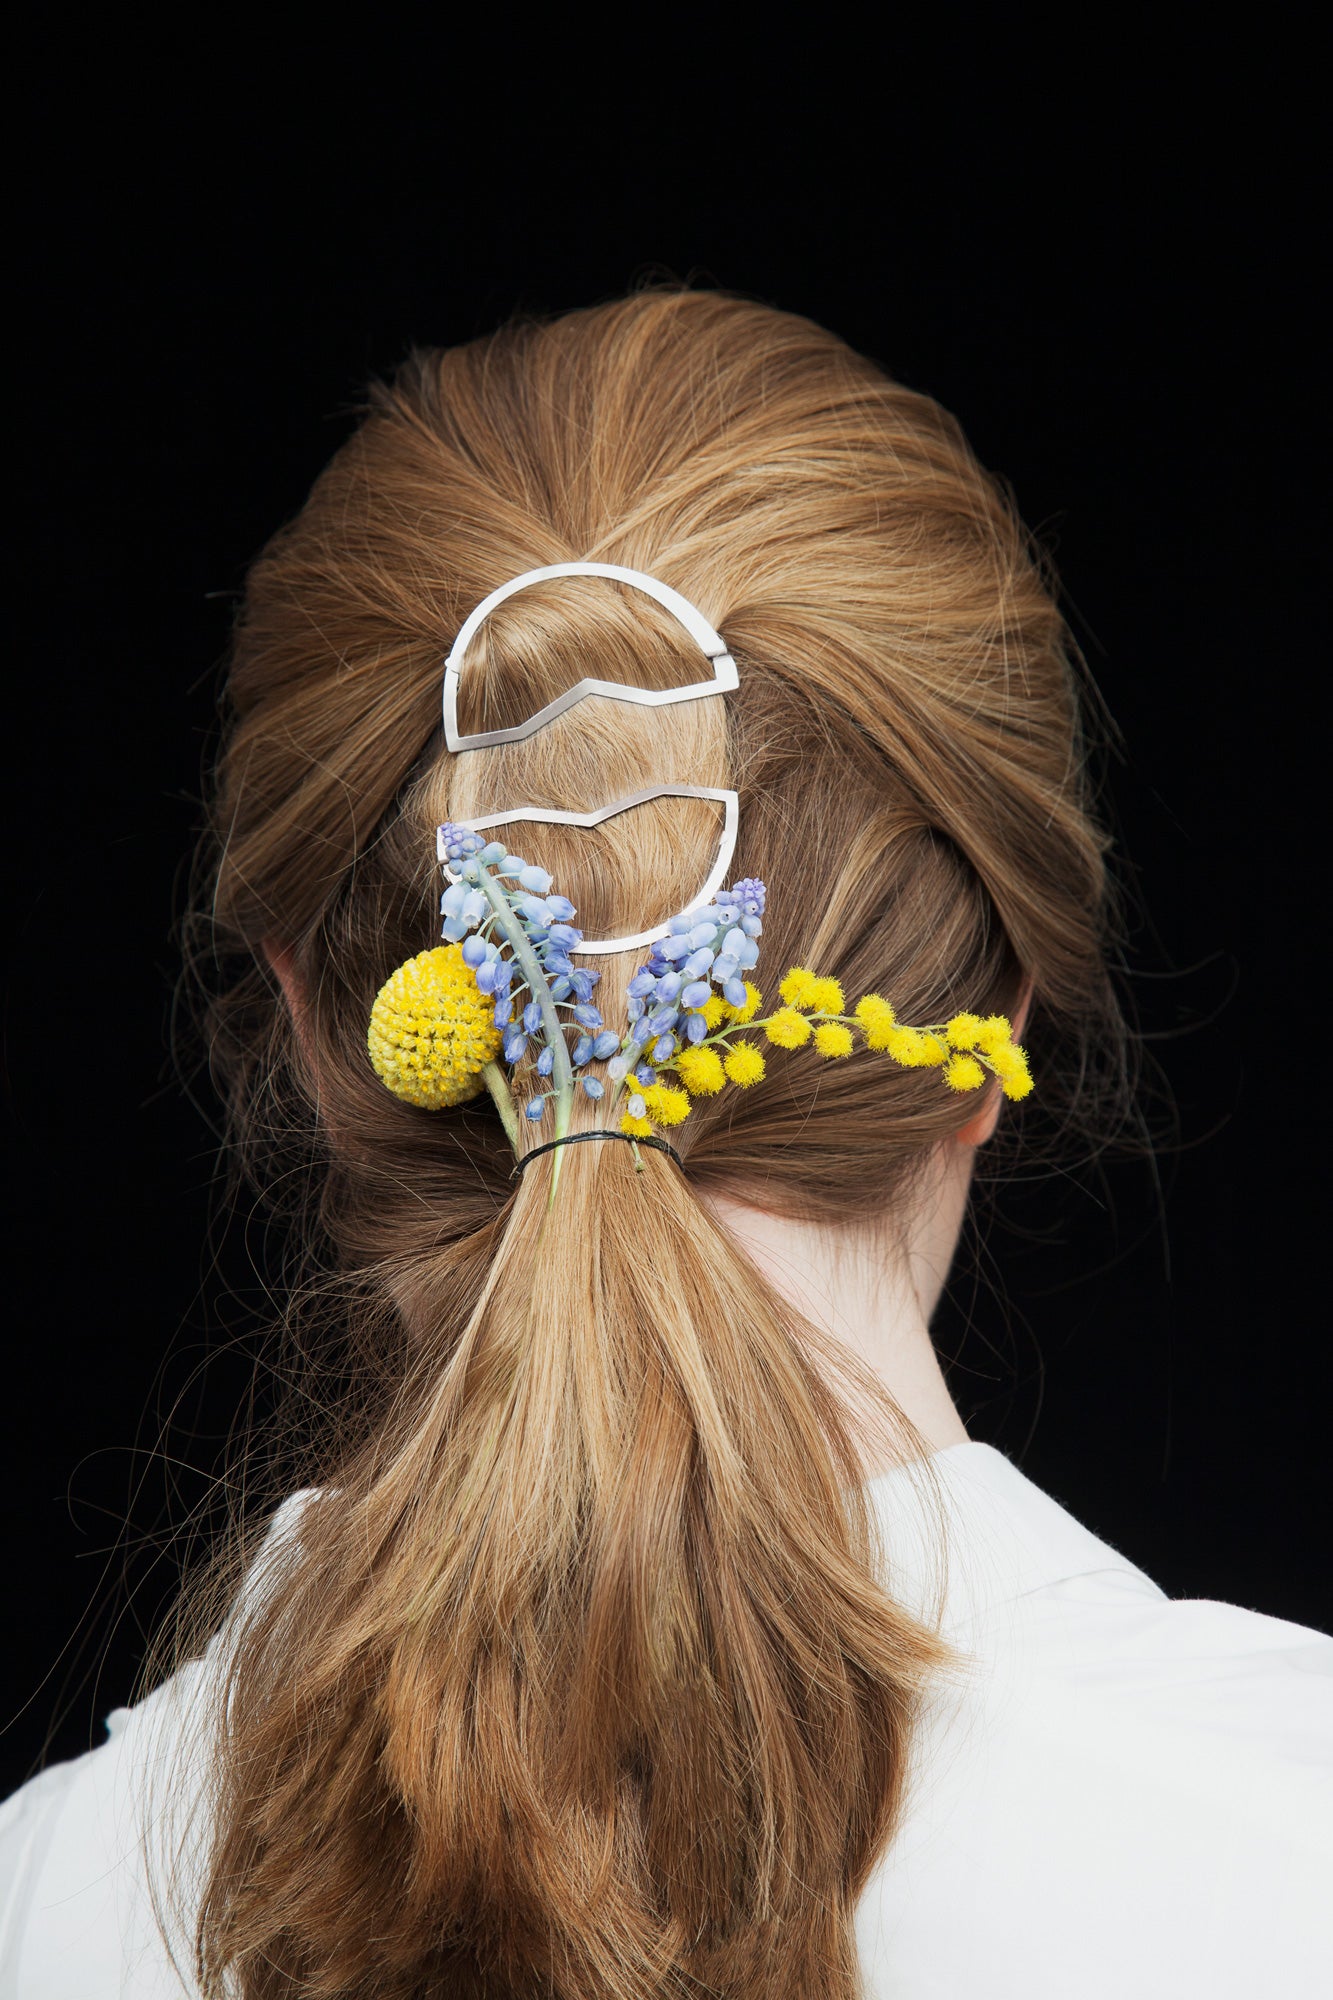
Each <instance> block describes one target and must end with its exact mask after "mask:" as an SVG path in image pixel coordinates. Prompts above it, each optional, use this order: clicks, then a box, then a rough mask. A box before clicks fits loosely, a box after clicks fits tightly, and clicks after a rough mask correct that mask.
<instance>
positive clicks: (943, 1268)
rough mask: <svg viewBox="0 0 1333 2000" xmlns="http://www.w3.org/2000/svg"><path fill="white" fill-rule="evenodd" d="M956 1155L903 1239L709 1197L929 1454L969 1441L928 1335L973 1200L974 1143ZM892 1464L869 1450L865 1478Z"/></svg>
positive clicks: (763, 1267)
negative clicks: (867, 1375)
mask: <svg viewBox="0 0 1333 2000" xmlns="http://www.w3.org/2000/svg"><path fill="white" fill-rule="evenodd" d="M957 1154H958V1155H959V1157H958V1158H957V1159H947V1160H946V1162H945V1166H944V1169H943V1171H942V1172H941V1174H940V1175H939V1176H938V1177H937V1178H936V1179H935V1180H934V1181H932V1183H931V1184H930V1191H929V1194H928V1196H927V1198H926V1199H925V1200H924V1201H923V1202H922V1203H921V1204H919V1206H918V1208H917V1211H916V1215H915V1218H914V1226H913V1228H912V1230H911V1233H910V1236H909V1237H908V1239H907V1240H906V1241H905V1242H903V1241H901V1240H899V1241H894V1240H892V1239H890V1238H889V1237H887V1236H886V1235H885V1234H884V1233H883V1232H880V1231H866V1232H854V1233H844V1232H843V1231H840V1230H832V1229H828V1228H823V1227H820V1226H819V1225H817V1224H812V1223H801V1222H793V1221H790V1220H789V1219H787V1218H786V1217H782V1216H774V1215H767V1214H765V1213H764V1212H763V1211H762V1210H759V1209H754V1208H746V1207H742V1206H741V1205H740V1204H739V1203H737V1202H733V1201H730V1200H728V1199H726V1198H725V1197H722V1196H715V1197H711V1198H710V1199H709V1206H710V1208H711V1209H712V1210H713V1213H714V1214H715V1215H716V1217H717V1219H718V1221H719V1222H720V1223H721V1224H722V1225H723V1227H724V1228H725V1229H726V1230H727V1232H728V1234H729V1235H730V1236H731V1237H732V1238H733V1239H734V1240H735V1241H736V1243H737V1244H738V1245H739V1246H740V1248H741V1249H742V1250H743V1251H744V1252H745V1253H746V1255H747V1256H748V1257H749V1258H750V1260H751V1262H752V1263H754V1264H755V1265H756V1266H757V1267H758V1269H759V1270H760V1271H761V1272H762V1273H763V1275H764V1277H765V1278H766V1279H767V1280H768V1282H769V1283H770V1284H771V1285H772V1286H773V1287H774V1289H775V1290H777V1291H778V1292H780V1293H781V1294H782V1295H783V1296H784V1297H785V1298H787V1299H789V1300H790V1301H791V1303H792V1305H793V1306H795V1307H796V1309H797V1311H798V1312H800V1313H801V1314H802V1316H803V1317H804V1318H806V1319H808V1320H810V1321H812V1322H813V1323H814V1324H815V1325H816V1326H818V1327H819V1328H821V1329H822V1330H823V1331H824V1332H825V1333H826V1334H828V1335H830V1336H831V1337H832V1338H833V1339H834V1340H836V1341H838V1342H839V1343H841V1345H842V1346H844V1347H845V1348H848V1349H850V1350H851V1352H852V1353H853V1354H854V1355H856V1356H857V1357H858V1358H859V1359H860V1360H861V1361H863V1362H864V1363H865V1364H866V1366H867V1367H868V1368H869V1369H870V1371H871V1372H872V1374H874V1375H875V1376H876V1377H877V1378H878V1379H879V1381H880V1383H881V1384H882V1385H883V1387H884V1388H885V1389H887V1390H888V1392H889V1395H890V1396H891V1397H892V1398H893V1400H894V1402H895V1403H896V1404H897V1405H898V1408H899V1409H900V1410H901V1411H902V1412H903V1414H904V1416H906V1417H908V1418H910V1420H911V1422H912V1423H913V1424H914V1425H915V1426H916V1428H917V1430H918V1431H919V1432H920V1433H921V1435H922V1437H923V1438H924V1440H925V1442H926V1444H927V1446H928V1447H929V1449H930V1450H931V1451H932V1452H934V1451H943V1450H945V1449H946V1448H947V1447H948V1446H949V1445H953V1444H966V1443H967V1442H968V1436H967V1430H966V1428H965V1426H964V1424H963V1420H962V1418H961V1417H960V1416H959V1414H958V1411H957V1409H956V1408H955V1406H954V1401H953V1398H952V1396H951V1395H950V1394H949V1390H948V1385H947V1384H946V1382H945V1380H944V1375H943V1372H942V1370H941V1368H940V1364H939V1360H938V1358H937V1356H936V1353H935V1346H934V1343H933V1341H932V1340H931V1337H930V1320H931V1315H932V1314H933V1312H934V1310H935V1307H936V1305H937V1304H938V1302H939V1298H940V1294H941V1293H942V1291H943V1289H944V1282H945V1279H946V1278H947V1276H948V1271H949V1264H950V1262H951V1261H952V1258H953V1252H954V1249H955V1247H956V1244H957V1240H958V1233H959V1229H960V1226H961V1222H962V1215H963V1210H964V1207H965V1206H966V1201H967V1183H968V1180H969V1179H970V1172H971V1150H970V1149H966V1157H965V1158H963V1157H962V1155H963V1154H964V1149H963V1148H958V1149H957ZM876 1449H877V1451H878V1452H881V1453H882V1449H883V1448H882V1447H878V1448H876ZM886 1464H887V1461H885V1460H883V1459H882V1457H875V1456H872V1458H871V1459H869V1460H868V1462H867V1476H868V1477H873V1476H874V1475H875V1474H876V1473H877V1472H880V1471H883V1470H885V1469H886Z"/></svg>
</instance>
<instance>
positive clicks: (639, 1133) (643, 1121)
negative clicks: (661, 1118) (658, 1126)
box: [620, 1111, 653, 1139]
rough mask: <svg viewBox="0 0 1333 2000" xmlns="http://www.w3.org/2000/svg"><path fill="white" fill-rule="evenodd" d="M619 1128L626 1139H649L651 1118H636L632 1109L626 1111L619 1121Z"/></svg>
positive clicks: (650, 1135)
mask: <svg viewBox="0 0 1333 2000" xmlns="http://www.w3.org/2000/svg"><path fill="white" fill-rule="evenodd" d="M620 1129H621V1131H622V1132H623V1133H624V1134H625V1137H626V1138H627V1139H651V1138H652V1136H653V1121H652V1119H651V1118H636V1117H635V1116H634V1114H633V1112H632V1111H627V1112H626V1113H625V1115H624V1117H623V1118H622V1119H621V1121H620Z"/></svg>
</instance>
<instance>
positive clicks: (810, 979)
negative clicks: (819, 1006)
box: [778, 965, 819, 1007]
mask: <svg viewBox="0 0 1333 2000" xmlns="http://www.w3.org/2000/svg"><path fill="white" fill-rule="evenodd" d="M818 984H819V981H818V980H817V979H816V978H815V975H814V973H813V972H810V971H808V970H807V969H806V967H805V966H803V965H793V967H792V968H791V971H790V972H789V973H788V974H787V977H786V978H785V979H784V980H783V982H782V984H781V986H779V988H778V992H779V993H780V994H781V995H782V997H783V999H784V1000H785V1001H786V1003H787V1005H788V1006H789V1007H813V1006H814V1004H815V998H814V995H815V988H816V986H818Z"/></svg>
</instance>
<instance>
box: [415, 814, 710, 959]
mask: <svg viewBox="0 0 1333 2000" xmlns="http://www.w3.org/2000/svg"><path fill="white" fill-rule="evenodd" d="M650 799H715V800H716V801H717V803H718V804H719V805H720V806H721V807H722V808H723V815H722V834H721V838H720V839H719V841H718V848H717V859H716V860H715V861H714V863H713V866H712V868H711V869H710V870H709V873H708V879H707V881H706V882H705V883H704V885H703V887H702V888H701V889H700V890H699V891H698V893H697V894H696V895H693V896H691V897H690V899H689V901H688V902H687V903H685V904H684V905H683V906H682V908H681V909H680V910H679V911H676V912H674V914H675V915H678V916H684V915H685V914H686V912H687V911H690V910H696V909H700V908H703V907H706V906H707V905H708V904H709V903H711V902H712V901H713V898H714V897H715V896H716V894H717V892H718V890H719V889H720V888H721V887H722V884H723V882H724V880H725V879H726V875H727V871H728V869H729V868H730V866H731V859H732V856H733V855H734V854H735V852H736V829H737V826H738V824H739V821H740V797H739V794H738V793H736V792H732V791H727V790H725V789H723V788H722V787H720V786H716V785H654V786H653V788H652V790H651V791H647V792H631V794H630V796H629V797H628V798H627V799H617V800H616V803H615V804H614V805H613V806H599V807H598V808H597V810H596V811H595V812H586V813H578V812H542V811H540V810H539V809H538V808H537V807H536V806H520V807H518V809H517V810H516V811H514V812H501V813H491V814H489V815H486V814H483V815H482V816H481V817H480V818H479V819H464V820H459V821H457V822H456V824H457V825H459V826H466V827H470V828H471V830H472V831H473V832H474V833H481V832H484V831H489V830H490V829H491V828H493V827H497V826H512V825H513V824H514V822H515V821H516V820H534V821H538V822H540V823H541V824H543V825H547V826H582V827H591V826H600V825H601V823H602V821H603V820H607V819H614V818H615V816H616V814H617V813H623V812H628V811H629V809H630V807H631V806H642V805H646V804H647V803H648V801H649V800H650ZM442 832H443V829H441V833H442ZM437 846H438V852H439V860H440V865H441V867H442V868H443V869H444V873H445V875H446V876H447V877H448V879H449V881H450V882H456V881H457V880H458V876H457V874H456V873H455V872H454V870H453V869H451V868H450V866H449V864H448V861H447V860H446V858H445V853H444V846H443V842H442V840H437ZM670 929H671V918H670V917H668V918H667V920H666V922H665V923H660V924H654V925H653V928H652V929H651V930H647V931H635V933H634V935H633V936H632V937H613V938H592V939H584V940H583V941H582V942H581V943H580V944H578V945H576V946H574V947H573V948H572V950H571V952H570V956H571V957H572V958H586V957H597V958H601V957H610V956H611V955H612V954H613V953H615V952H620V951H637V950H638V948H639V946H640V945H645V944H655V943H656V941H657V939H658V938H664V937H666V936H667V934H668V932H669V931H670Z"/></svg>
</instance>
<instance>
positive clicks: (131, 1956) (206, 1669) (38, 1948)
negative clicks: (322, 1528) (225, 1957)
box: [0, 1492, 312, 2000]
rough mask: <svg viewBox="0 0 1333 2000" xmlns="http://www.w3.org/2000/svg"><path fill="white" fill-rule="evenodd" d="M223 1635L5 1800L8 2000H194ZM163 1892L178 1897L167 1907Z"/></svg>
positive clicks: (260, 1567)
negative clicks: (30, 1998)
mask: <svg viewBox="0 0 1333 2000" xmlns="http://www.w3.org/2000/svg"><path fill="white" fill-rule="evenodd" d="M311 1497H312V1496H311V1494H310V1493H308V1492H304V1493H297V1494H293V1495H292V1496H291V1497H290V1498H289V1499H288V1500H286V1501H284V1502H283V1504H282V1506H281V1507H279V1508H278V1510H277V1512H276V1513H275V1515H274V1516H273V1519H272V1521H271V1523H270V1525H269V1529H268V1532H267V1534H266V1537H265V1540H264V1543H263V1546H262V1548H261V1550H260V1552H259V1556H258V1558H257V1560H256V1563H255V1565H254V1567H253V1568H252V1570H251V1571H250V1573H249V1575H248V1576H247V1578H246V1582H245V1585H244V1588H243V1590H242V1594H241V1600H240V1601H241V1602H242V1603H244V1602H246V1601H248V1599H249V1597H250V1595H251V1593H253V1592H254V1591H256V1590H264V1589H267V1588H269V1587H271V1584H272V1581H273V1579H274V1578H275V1576H276V1574H277V1572H278V1569H279V1568H280V1566H281V1559H282V1557H283V1555H284V1554H285V1552H286V1551H287V1550H288V1549H289V1547H290V1543H291V1538H292V1536H293V1534H294V1533H295V1531H296V1528H297V1526H298V1525H299V1522H300V1519H301V1516H302V1514H303V1513H304V1511H305V1507H306V1505H307V1504H308V1501H309V1500H310V1498H311ZM275 1565H276V1567H275ZM224 1641H225V1633H219V1634H218V1635H217V1636H216V1637H215V1638H214V1639H213V1640H212V1641H211V1642H210V1644H209V1646H208V1648H207V1650H206V1652H205V1653H204V1655H203V1657H202V1658H200V1659H197V1660H191V1661H189V1662H188V1663H187V1664H186V1665H184V1666H183V1667H181V1668H180V1669H179V1670H178V1671H177V1672H176V1673H175V1674H173V1675H172V1677H171V1678H170V1680H168V1681H166V1682H164V1683H163V1685H162V1686H161V1687H159V1688H157V1689H155V1690H154V1692H153V1693H152V1694H150V1695H149V1696H147V1698H146V1699H145V1700H143V1701H141V1702H138V1703H136V1705H135V1706H134V1707H133V1708H120V1709H117V1710H115V1711H114V1713H113V1714H111V1715H110V1716H109V1717H108V1718H107V1724H106V1727H107V1740H106V1742H105V1743H103V1744H100V1745H99V1746H98V1747H97V1748H96V1749H95V1750H89V1751H87V1752H86V1753H85V1754H84V1755H83V1756H82V1757H75V1758H72V1759H70V1760H68V1761H67V1762H65V1763H60V1764H53V1765H51V1766H49V1767H48V1768H47V1769H46V1770H44V1771H41V1772H39V1773H38V1775H37V1776H36V1777H34V1778H31V1779H30V1780H29V1781H28V1783H27V1784H25V1785H23V1786H21V1787H20V1788H19V1790H18V1791H17V1792H15V1793H13V1794H12V1796H11V1797H10V1798H8V1799H6V1800H5V1801H4V1802H3V1803H2V1804H0V2000H8V1996H10V1995H11V1994H12V1995H23V1996H26V1995H29V1994H32V1995H34V1996H35V1995H38V1994H40V1995H41V1996H42V2000H103V1996H105V2000H111V1996H113V1995H114V1996H116V2000H127V1996H131V1995H132V1996H133V2000H168V1996H169V2000H181V1997H182V1996H190V2000H193V1997H194V1996H195V1994H196V1987H195V1985H194V1983H193V1981H192V1978H191V1977H190V1972H189V1968H190V1962H191V1918H190V1915H189V1914H188V1910H189V1899H190V1893H191V1888H192V1885H193V1884H194V1883H196V1882H198V1880H199V1872H200V1868H201V1860H202V1856H203V1854H204V1853H205V1851H206V1833H207V1829H206V1811H207V1801H208V1798H209V1796H210V1771H209V1766H208V1755H207V1743H208V1740H209V1739H208V1729H209V1724H210V1720H211V1717H212V1714H213V1699H214V1696H215V1694H216V1692H217V1687H218V1672H217V1669H218V1666H219V1662H220V1654H221V1651H222V1647H223V1644H224ZM164 1885H167V1886H168V1888H169V1895H170V1901H169V1903H167V1904H166V1905H163V1906H161V1907H160V1908H159V1907H155V1901H154V1892H155V1890H157V1891H158V1892H159V1901H160V1890H161V1888H162V1887H163V1886H164ZM159 1915H160V1916H161V1917H162V1919H163V1922H164V1923H165V1925H166V1929H167V1933H168V1936H167V1937H166V1938H164V1937H163V1935H162V1931H161V1929H160V1928H159Z"/></svg>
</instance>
